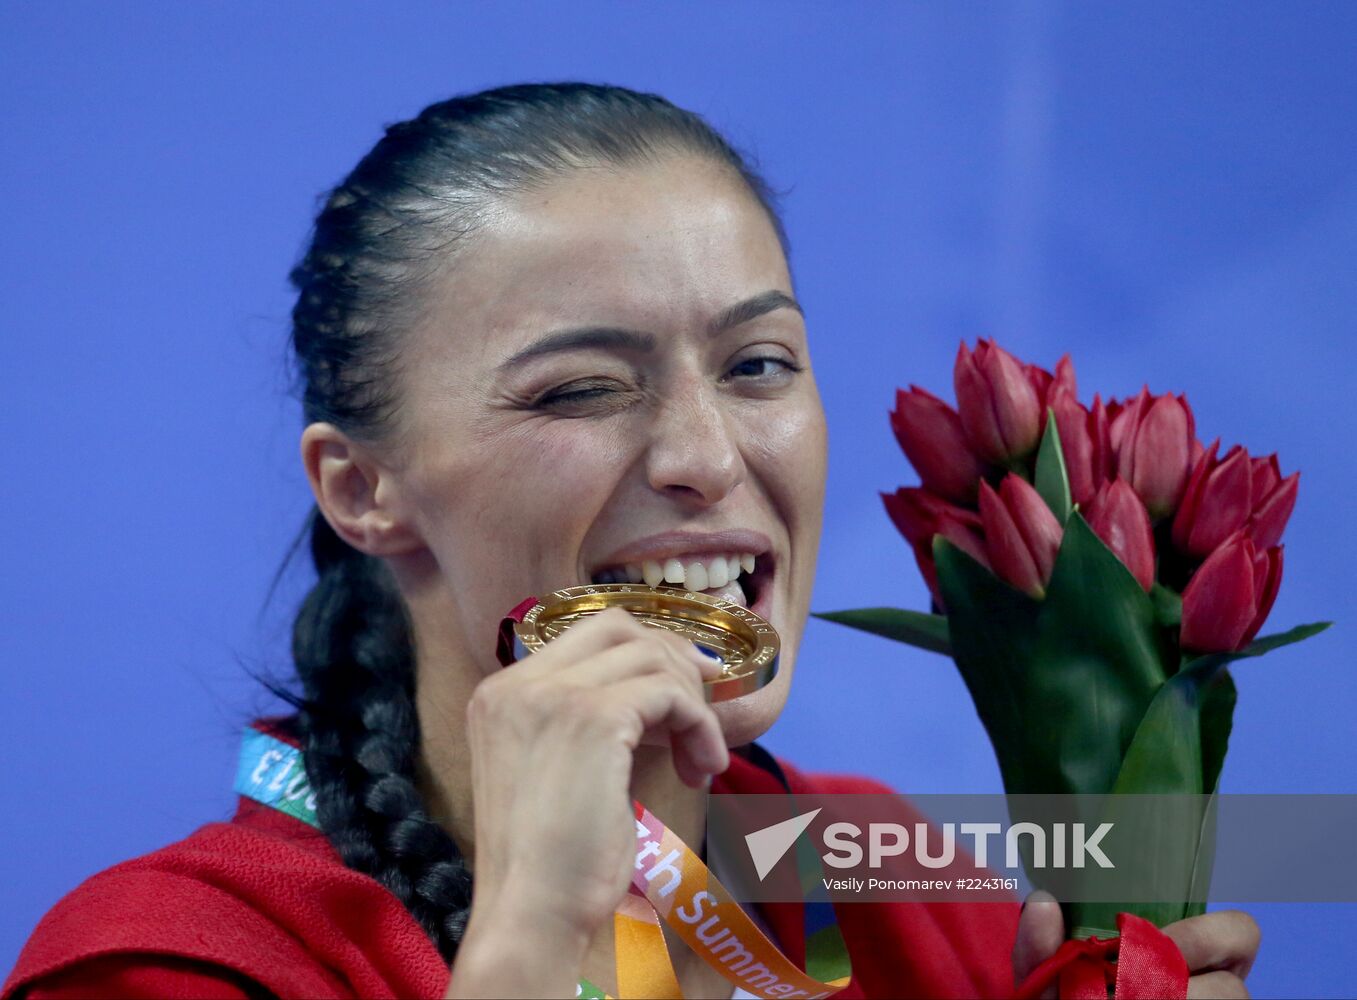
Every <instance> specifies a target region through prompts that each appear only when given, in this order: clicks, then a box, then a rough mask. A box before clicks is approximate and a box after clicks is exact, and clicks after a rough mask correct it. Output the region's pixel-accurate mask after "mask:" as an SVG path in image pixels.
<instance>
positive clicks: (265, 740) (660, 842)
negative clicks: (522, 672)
mask: <svg viewBox="0 0 1357 1000" xmlns="http://www.w3.org/2000/svg"><path fill="white" fill-rule="evenodd" d="M534 604H536V600H535V599H533V598H529V599H528V600H526V601H524V602H523V603H521V604H520V605H518V607H516V608H514V609H513V611H512V612H511V613H510V617H508V618H506V619H505V620H504V623H502V624H501V628H500V633H499V640H500V641H499V648H498V649H497V651H496V652H497V654H498V657H499V659H500V662H501V663H503V664H505V665H507V664H509V663H512V662H513V651H512V644H511V642H510V630H511V628H512V625H511V623H512V621H514V620H517V619H519V618H521V617H522V616H523V615H524V614H525V613H527V611H528V610H529V609H530V608H531V607H533V605H534ZM751 751H752V753H753V756H755V757H757V758H758V762H759V763H760V765H761V766H762V767H764V768H765V769H766V770H768V771H770V772H771V773H772V774H773V775H774V776H775V777H776V778H777V779H778V781H779V782H780V783H781V784H782V786H783V788H784V789H786V791H787V793H788V794H789V795H790V794H791V787H790V784H789V783H788V781H787V778H786V776H785V775H784V774H783V773H782V769H781V768H780V767H778V766H777V763H776V761H774V760H773V758H772V757H771V756H769V755H768V754H767V753H766V752H764V751H763V750H762V749H761V748H759V747H751ZM235 791H236V792H237V794H239V795H243V796H245V797H246V798H249V799H252V800H254V801H256V802H259V803H261V804H263V805H266V806H270V807H272V808H274V809H278V810H280V811H281V812H284V813H287V814H288V815H289V816H292V817H294V818H295V819H299V820H301V821H302V822H304V823H308V824H310V825H311V826H314V827H316V828H318V829H319V827H320V823H319V821H318V819H317V817H316V799H315V794H314V793H313V792H312V791H311V786H310V783H309V782H308V781H307V778H306V770H305V767H304V765H303V762H302V753H301V750H300V749H299V748H297V747H294V746H292V745H291V744H288V743H285V742H283V741H282V740H279V739H277V738H275V737H273V736H270V735H269V734H267V733H264V732H261V731H260V730H258V729H256V728H254V727H253V726H251V727H247V728H246V730H245V738H244V742H243V744H242V746H241V756H240V763H239V765H238V767H237V770H236V783H235ZM632 805H633V807H634V809H635V822H636V866H635V872H634V874H633V876H632V884H631V888H630V891H629V892H628V894H627V895H626V896H625V897H624V898H623V900H622V903H621V905H619V906H618V908H617V910H616V912H615V913H614V914H613V931H614V940H615V951H616V954H617V983H618V992H619V995H620V996H621V997H624V998H633V997H658V998H663V1000H671V998H672V1000H682V996H683V994H682V992H681V990H680V989H679V984H678V978H677V976H676V975H675V973H674V967H673V964H672V962H671V961H670V959H669V951H668V948H667V947H666V945H665V939H664V931H663V929H662V928H661V927H660V923H659V922H660V920H664V922H665V923H666V924H668V926H669V927H670V929H671V930H673V931H674V932H675V933H676V934H677V935H678V936H679V937H680V938H681V939H682V940H683V941H684V942H685V943H686V944H687V945H688V947H690V948H692V949H693V951H695V952H696V953H697V954H698V955H699V956H700V957H701V958H702V960H703V961H705V962H706V963H707V965H709V966H710V967H711V968H712V969H714V970H716V971H717V972H718V973H720V974H721V975H722V976H723V977H724V978H725V979H726V980H728V981H729V982H731V983H733V984H735V985H736V986H738V987H740V988H741V989H743V990H745V991H747V992H748V993H751V994H753V995H754V996H757V997H766V998H769V1000H774V998H788V997H790V998H795V1000H820V998H825V997H829V996H832V995H833V994H835V993H837V992H838V991H839V990H841V989H843V987H845V986H847V985H848V982H849V980H850V979H851V978H852V967H851V963H850V961H849V958H848V949H847V946H846V945H845V943H844V940H843V934H842V932H841V931H840V930H839V926H838V922H837V919H836V918H835V915H834V909H833V907H832V906H831V905H830V903H829V901H828V900H827V899H824V898H820V899H816V898H814V897H815V893H814V892H813V891H812V892H810V894H809V895H810V897H811V898H808V899H807V900H806V903H805V921H806V926H805V930H806V938H805V943H806V970H805V971H804V972H803V971H802V970H801V969H800V968H798V967H797V965H796V963H794V962H793V961H792V960H791V959H789V958H788V957H787V956H786V955H784V954H783V953H782V951H781V950H780V949H779V948H778V946H777V945H776V944H774V943H773V942H772V941H770V940H769V939H768V937H767V935H765V934H764V933H763V932H762V931H761V930H760V929H759V928H758V926H757V925H756V924H755V923H754V921H753V920H752V919H751V918H750V917H749V915H748V914H747V913H745V911H744V909H743V908H741V906H740V905H739V903H738V902H736V900H735V898H734V897H733V896H732V895H731V894H730V892H729V891H728V890H727V889H726V888H725V886H723V885H722V884H721V882H720V881H719V880H718V879H717V878H716V876H715V875H714V874H712V872H711V870H710V869H709V868H708V867H707V866H706V865H705V864H704V863H703V861H702V859H701V858H700V857H698V855H697V854H696V853H695V852H694V851H693V850H692V849H691V848H690V847H688V845H687V844H685V843H684V842H683V840H682V839H681V838H680V837H679V836H678V835H677V834H675V833H673V832H672V831H671V830H669V828H668V827H666V826H665V825H664V824H663V823H661V822H660V820H659V819H658V818H657V817H656V816H655V815H654V814H653V813H651V812H650V811H649V810H648V809H646V808H645V806H643V805H642V804H641V803H640V802H633V803H632ZM796 858H797V866H798V869H799V871H800V874H801V883H802V886H803V887H806V888H808V889H813V888H814V887H816V886H817V885H818V879H819V876H820V875H821V874H822V870H821V868H820V859H819V856H818V855H817V854H816V852H815V850H814V848H813V847H811V845H810V844H809V842H808V841H806V840H805V838H804V837H803V838H801V839H800V840H798V842H797V844H796ZM575 995H576V996H577V997H582V998H586V1000H611V998H609V997H608V995H607V994H606V993H604V992H603V991H602V990H600V989H599V988H598V987H597V986H595V985H594V984H593V983H591V982H589V981H588V980H587V979H583V978H582V979H581V980H580V981H579V985H578V987H577V988H576V991H575Z"/></svg>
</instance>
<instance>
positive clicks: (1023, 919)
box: [1013, 889, 1065, 1000]
mask: <svg viewBox="0 0 1357 1000" xmlns="http://www.w3.org/2000/svg"><path fill="white" fill-rule="evenodd" d="M1064 940H1065V917H1064V914H1062V913H1061V912H1060V904H1059V903H1058V902H1056V898H1055V897H1054V896H1052V895H1051V894H1050V893H1049V892H1046V891H1045V890H1042V889H1038V890H1037V891H1036V892H1034V893H1032V894H1031V895H1030V896H1028V897H1027V901H1026V902H1025V903H1023V908H1022V915H1021V916H1020V917H1018V936H1017V939H1016V940H1015V941H1014V943H1013V978H1014V982H1015V983H1021V982H1022V981H1023V980H1024V979H1026V978H1027V977H1028V976H1029V975H1030V974H1031V972H1032V970H1033V969H1035V968H1036V967H1037V966H1038V965H1040V964H1041V963H1042V962H1044V961H1046V959H1048V958H1050V957H1051V956H1052V955H1054V954H1055V953H1056V949H1058V948H1059V947H1060V944H1061V942H1062V941H1064ZM1041 996H1042V1000H1055V998H1056V996H1057V992H1056V987H1055V985H1054V984H1053V985H1052V986H1051V987H1050V988H1049V989H1048V990H1046V991H1045V992H1043V993H1042V994H1041Z"/></svg>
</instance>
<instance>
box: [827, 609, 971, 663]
mask: <svg viewBox="0 0 1357 1000" xmlns="http://www.w3.org/2000/svg"><path fill="white" fill-rule="evenodd" d="M811 617H812V618H821V619H823V620H825V621H827V622H838V623H839V624H840V625H847V626H848V627H849V628H855V629H858V630H859V631H862V632H871V633H872V634H873V635H879V636H884V637H885V638H887V639H894V640H895V641H896V642H903V643H906V644H908V645H910V646H914V647H917V648H918V649H926V650H928V651H929V652H930V653H941V654H942V655H943V656H951V655H952V642H951V639H950V638H949V636H948V633H947V618H946V616H945V615H930V614H925V613H924V612H922V611H910V610H909V609H907V608H856V609H853V610H850V611H824V612H812V613H811Z"/></svg>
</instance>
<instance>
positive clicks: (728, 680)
mask: <svg viewBox="0 0 1357 1000" xmlns="http://www.w3.org/2000/svg"><path fill="white" fill-rule="evenodd" d="M607 608H626V609H627V610H628V611H630V612H631V613H632V614H633V615H635V616H636V617H637V618H638V619H640V620H641V621H642V622H644V623H645V624H647V625H649V626H651V627H652V628H662V629H664V630H665V631H667V632H674V633H676V634H678V635H681V636H683V637H684V638H685V639H688V640H689V641H691V642H692V643H693V644H694V645H695V646H697V647H698V648H699V649H701V650H702V651H703V652H704V653H706V654H707V655H709V656H711V657H713V658H714V659H716V660H719V661H720V663H721V664H722V666H723V668H724V669H723V670H722V672H721V675H720V676H719V677H716V678H714V679H713V680H709V681H707V682H706V685H705V687H706V691H707V701H710V702H717V701H728V700H730V699H731V698H738V697H740V696H741V695H745V694H749V693H750V692H752V691H757V690H758V689H759V688H761V687H763V686H764V685H765V684H767V683H768V682H769V681H771V680H772V679H773V677H774V675H775V674H776V673H777V658H778V653H779V652H780V650H781V643H780V642H779V641H778V637H777V632H776V631H775V630H774V629H773V626H771V625H769V624H768V623H767V622H766V621H764V620H763V619H762V618H760V617H759V616H758V615H756V614H755V613H754V612H752V611H750V610H749V609H748V608H744V607H741V606H740V605H738V604H732V603H731V602H730V601H723V600H720V599H719V598H716V597H710V596H708V595H707V594H699V593H692V592H689V591H687V590H683V589H680V588H677V587H647V586H646V585H645V584H642V583H598V584H592V585H590V586H587V587H566V588H565V589H564V590H557V591H553V592H552V593H550V594H547V595H546V596H545V597H543V598H542V599H541V600H539V601H538V602H537V603H536V604H535V605H533V606H532V607H531V608H529V609H528V610H527V612H526V613H524V614H523V617H522V620H520V621H517V622H514V626H513V629H514V653H515V659H521V658H522V657H524V656H526V655H527V654H528V653H533V652H536V651H537V650H539V649H541V648H542V647H543V646H544V645H546V644H547V643H548V642H550V641H551V640H552V639H554V638H556V637H557V636H558V635H560V634H561V633H562V632H564V631H565V630H566V629H568V628H570V626H571V625H574V624H575V623H576V622H579V621H582V620H583V619H585V618H587V617H589V616H590V615H593V614H597V613H598V612H600V611H603V610H606V609H607Z"/></svg>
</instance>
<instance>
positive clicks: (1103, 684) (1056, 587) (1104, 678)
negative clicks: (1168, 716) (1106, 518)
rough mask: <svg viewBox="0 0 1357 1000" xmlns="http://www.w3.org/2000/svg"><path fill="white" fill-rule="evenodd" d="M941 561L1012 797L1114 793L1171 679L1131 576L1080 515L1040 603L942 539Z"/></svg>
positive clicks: (967, 676)
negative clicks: (1142, 726) (1134, 741)
mask: <svg viewBox="0 0 1357 1000" xmlns="http://www.w3.org/2000/svg"><path fill="white" fill-rule="evenodd" d="M933 554H934V559H935V561H936V563H937V568H938V583H939V587H940V588H941V590H942V597H943V600H944V602H945V603H946V605H947V609H948V620H949V626H950V634H951V640H952V654H953V658H954V659H955V660H956V663H957V666H958V668H959V669H960V671H961V675H962V679H963V680H964V681H965V682H966V686H967V688H968V690H969V691H970V693H971V698H972V700H973V701H974V702H975V706H976V710H977V712H978V713H979V715H980V720H981V722H982V723H984V726H985V729H986V731H987V732H988V733H989V735H990V739H991V741H992V742H993V744H994V750H995V754H996V756H997V757H998V759H999V769H1000V771H1001V773H1002V774H1003V777H1004V787H1005V789H1006V790H1007V791H1008V792H1009V793H1010V794H1020V793H1024V792H1031V793H1062V792H1084V793H1102V792H1107V791H1110V790H1111V788H1112V784H1113V782H1114V781H1115V780H1116V777H1117V772H1118V771H1119V770H1120V768H1121V761H1122V755H1123V753H1124V752H1125V750H1126V747H1127V746H1128V745H1129V744H1130V742H1131V738H1132V737H1133V736H1134V734H1135V731H1136V726H1137V725H1139V723H1140V720H1141V718H1142V717H1143V716H1144V714H1145V710H1146V708H1147V707H1148V705H1149V703H1150V700H1151V699H1152V698H1153V697H1154V694H1155V692H1156V691H1158V690H1159V688H1160V687H1161V686H1162V685H1163V683H1164V679H1165V675H1166V672H1165V670H1164V665H1163V664H1164V651H1163V649H1161V646H1160V643H1161V641H1162V639H1161V636H1160V631H1161V630H1160V629H1159V627H1158V624H1157V623H1156V621H1155V615H1154V607H1153V605H1152V604H1151V602H1150V599H1149V597H1148V596H1147V595H1146V594H1145V592H1144V591H1143V590H1142V589H1141V588H1140V585H1139V584H1137V583H1136V581H1135V578H1134V577H1132V576H1131V574H1130V571H1128V570H1127V569H1126V567H1125V566H1123V565H1122V563H1121V561H1120V560H1119V559H1117V557H1116V556H1115V555H1113V554H1112V552H1111V551H1110V550H1109V549H1108V548H1107V546H1105V545H1104V544H1103V543H1102V541H1101V540H1099V539H1098V537H1097V536H1096V535H1094V534H1093V531H1092V530H1091V529H1090V528H1089V527H1088V524H1087V523H1086V522H1085V521H1084V519H1083V517H1082V516H1080V515H1078V514H1077V512H1076V513H1072V514H1071V515H1070V517H1069V519H1068V520H1067V522H1066V526H1065V535H1064V539H1063V541H1062V543H1061V547H1060V552H1059V554H1058V555H1057V557H1056V564H1055V569H1054V571H1053V573H1052V576H1051V581H1050V584H1049V585H1048V587H1047V591H1046V597H1045V599H1044V600H1042V601H1035V600H1033V599H1032V598H1030V597H1028V596H1027V595H1026V594H1023V593H1020V592H1019V591H1017V590H1015V589H1013V588H1012V587H1010V586H1008V585H1007V584H1005V583H1003V582H1002V581H1000V580H999V579H998V578H997V577H995V576H994V574H992V573H991V572H990V571H989V570H987V569H986V568H985V567H983V566H981V565H980V564H979V563H977V562H976V561H975V560H973V559H971V558H970V557H969V556H967V555H966V554H965V553H964V552H962V551H961V550H959V549H957V548H956V547H955V546H953V545H951V544H950V543H948V542H946V541H945V540H943V539H935V540H934V545H933ZM1057 720H1058V724H1057Z"/></svg>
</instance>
